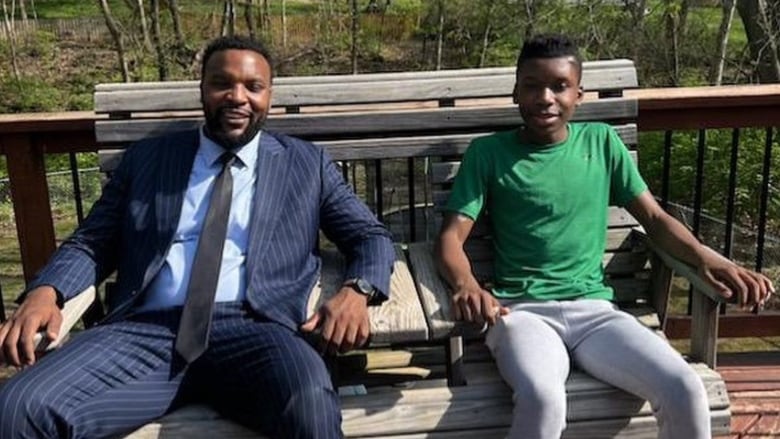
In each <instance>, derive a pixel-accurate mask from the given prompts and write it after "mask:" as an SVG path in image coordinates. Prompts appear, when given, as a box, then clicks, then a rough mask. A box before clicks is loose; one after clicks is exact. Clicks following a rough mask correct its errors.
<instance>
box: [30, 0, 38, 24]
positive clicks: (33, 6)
mask: <svg viewBox="0 0 780 439" xmlns="http://www.w3.org/2000/svg"><path fill="white" fill-rule="evenodd" d="M30 9H31V10H32V14H33V21H35V22H36V23H37V22H38V12H37V11H36V10H35V0H30Z"/></svg>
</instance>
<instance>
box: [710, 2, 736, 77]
mask: <svg viewBox="0 0 780 439" xmlns="http://www.w3.org/2000/svg"><path fill="white" fill-rule="evenodd" d="M720 5H721V9H722V10H723V16H722V17H721V20H720V27H719V28H718V41H717V44H718V47H717V51H716V52H715V62H713V63H712V70H711V71H710V78H709V82H710V84H712V85H721V83H722V82H723V69H724V67H725V65H726V49H727V48H728V41H729V34H730V33H731V23H732V22H734V10H735V9H736V8H737V3H736V2H735V1H734V0H722V1H721V4H720Z"/></svg>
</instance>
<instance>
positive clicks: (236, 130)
mask: <svg viewBox="0 0 780 439" xmlns="http://www.w3.org/2000/svg"><path fill="white" fill-rule="evenodd" d="M271 82H272V68H271V64H270V57H269V55H268V53H267V52H266V50H265V49H264V48H263V47H262V46H261V45H259V44H258V43H257V42H255V41H252V40H249V39H243V38H233V37H229V38H220V39H217V40H214V41H212V42H211V43H210V45H209V46H208V47H207V49H206V51H205V52H204V56H203V67H202V71H201V85H200V87H201V100H202V102H203V109H204V113H205V116H206V124H205V125H204V126H203V127H202V128H201V129H199V130H197V131H193V132H180V133H174V134H170V135H166V136H162V137H158V138H153V139H148V140H144V141H141V142H139V143H138V144H136V145H134V146H133V147H131V148H129V149H128V150H127V152H126V153H125V155H124V157H123V160H122V163H121V165H120V166H119V168H118V169H117V171H116V172H115V175H114V176H112V178H111V180H110V181H109V183H108V184H107V185H106V187H105V189H104V191H103V194H102V196H101V198H100V199H99V200H98V201H97V202H96V203H95V205H94V207H93V209H92V211H91V212H90V215H89V216H88V218H87V219H86V220H85V222H84V224H83V225H81V226H80V227H79V228H78V229H77V230H76V232H75V233H74V234H73V235H72V236H71V237H70V238H68V240H67V241H66V242H64V243H63V244H62V245H61V246H60V248H59V249H58V250H57V252H56V253H55V254H54V256H53V258H52V260H51V261H50V263H49V264H48V265H47V266H46V267H45V268H44V269H43V270H42V271H41V272H40V273H38V275H37V276H36V278H35V280H34V281H33V282H31V283H30V285H29V286H28V289H27V290H26V291H25V293H24V294H23V295H22V297H21V298H20V299H21V305H20V307H19V309H18V310H17V311H16V313H14V315H13V316H12V317H11V318H10V319H9V320H8V321H7V322H6V323H4V324H3V325H2V326H0V343H2V351H0V363H2V362H6V363H8V364H11V365H15V366H22V367H23V366H30V365H32V364H33V362H34V361H35V360H34V358H35V357H34V353H33V347H32V336H33V334H34V333H36V332H37V331H39V330H45V331H46V332H47V334H48V336H49V337H54V336H55V335H56V328H58V327H59V322H60V321H61V314H60V311H59V308H60V307H61V306H62V303H63V301H65V300H68V299H69V298H70V297H73V296H74V295H76V294H78V292H80V291H82V290H83V289H85V288H86V287H87V286H89V285H91V284H97V283H100V282H101V281H103V280H104V279H105V278H106V277H107V276H108V275H109V274H110V273H112V272H113V271H115V270H117V272H118V276H117V285H116V289H115V292H113V293H112V295H111V296H110V297H109V298H108V305H109V313H108V315H107V317H106V319H105V320H104V321H103V322H102V324H100V325H98V326H96V327H94V328H91V329H88V330H86V331H83V332H82V333H80V334H79V335H78V336H76V337H74V339H73V340H72V341H71V342H70V343H68V344H66V345H65V346H64V347H63V348H61V349H59V350H58V351H56V352H54V353H52V354H50V355H48V356H46V357H44V358H43V359H42V360H40V361H38V363H37V364H36V365H35V367H24V370H22V371H21V372H20V373H18V374H17V375H16V376H15V377H14V378H13V379H12V380H10V381H9V382H8V383H6V384H5V385H4V386H3V387H2V388H0V438H3V439H11V438H39V437H40V438H43V437H45V438H54V437H68V438H97V437H106V436H112V435H116V434H121V433H123V432H128V431H131V430H133V429H134V428H136V427H137V426H139V425H142V424H145V423H147V422H149V421H151V420H153V419H155V418H157V417H160V416H162V415H163V414H165V413H166V412H169V411H170V410H172V409H174V408H176V407H177V406H179V405H181V404H183V403H187V402H191V401H204V402H206V403H208V404H210V405H212V406H213V407H214V408H216V409H217V410H218V411H220V412H222V413H224V414H225V415H226V416H228V417H230V418H232V419H234V420H236V421H238V422H240V423H242V424H244V425H247V426H250V427H252V428H254V429H256V430H258V431H260V432H262V433H264V434H267V435H270V436H272V437H282V438H334V437H340V436H341V427H340V424H341V416H340V410H339V406H338V398H337V395H336V393H335V391H334V389H333V386H332V384H331V382H330V378H329V376H328V372H327V369H326V367H325V364H324V362H323V359H322V356H321V355H320V354H321V352H322V351H323V350H328V351H331V352H334V351H345V350H349V349H351V348H353V347H355V346H359V345H361V344H363V343H364V342H365V341H366V339H367V338H368V335H369V334H368V329H369V325H368V310H367V306H368V305H369V301H375V302H381V301H382V300H384V299H385V298H386V297H387V292H388V289H389V282H390V280H389V279H390V272H391V267H392V261H393V258H394V256H393V252H392V247H391V242H390V239H389V235H388V233H387V231H386V230H385V228H384V227H383V226H382V225H381V224H379V223H378V222H377V221H376V219H375V218H374V216H373V215H372V214H371V212H370V211H369V210H368V209H367V208H366V207H365V205H363V204H362V203H361V202H360V201H359V200H358V199H357V198H356V197H355V195H354V194H353V193H352V192H351V191H350V189H349V187H348V185H346V183H345V182H344V181H343V178H342V177H341V174H340V173H339V172H338V170H337V168H336V166H335V165H334V164H333V163H332V161H331V160H330V158H329V157H328V155H327V154H326V153H325V152H324V151H323V150H322V149H321V148H319V147H316V146H314V145H312V144H310V143H308V142H304V141H302V140H299V139H295V138H291V137H287V136H284V135H279V134H273V133H270V132H267V131H264V130H262V129H261V128H262V125H263V122H264V120H265V118H266V115H267V113H268V109H269V108H270V100H271ZM226 150H227V151H232V152H233V153H234V154H235V155H236V156H237V159H236V161H235V163H234V164H233V165H232V167H231V168H230V169H229V172H230V173H231V176H232V180H233V183H232V188H233V189H232V198H231V208H230V214H229V220H228V226H227V227H228V228H227V238H226V239H225V243H224V248H223V250H222V262H221V265H220V270H219V280H218V285H217V289H216V290H217V291H216V298H215V302H216V303H215V304H214V310H213V313H212V324H211V329H210V331H209V333H208V334H209V335H208V345H207V349H206V350H205V352H204V353H203V354H202V355H200V356H199V357H197V358H196V359H194V360H191V361H190V362H187V361H186V360H184V359H183V357H181V356H180V355H179V354H178V353H177V351H176V350H175V349H174V345H175V341H176V338H177V331H178V325H179V319H180V315H181V310H182V305H183V304H184V301H185V298H186V296H187V287H188V285H187V284H188V281H189V279H190V274H191V273H190V271H191V269H192V263H193V259H194V253H195V248H196V246H197V241H198V236H199V233H200V230H201V228H202V227H203V222H204V217H205V215H206V210H207V209H208V204H209V202H208V200H209V194H210V191H211V189H212V187H213V186H214V180H215V179H216V175H217V174H218V173H219V171H220V169H221V166H222V165H221V164H220V163H219V160H218V158H219V157H220V156H221V155H222V154H223V153H224V152H225V151H226ZM215 162H216V163H215ZM226 172H227V171H226ZM320 229H321V230H322V231H323V232H324V233H325V234H326V235H327V236H328V237H329V239H331V240H332V241H334V242H335V243H336V244H337V246H338V247H339V249H340V250H341V251H342V252H343V253H344V254H345V256H346V259H347V270H346V274H345V279H348V281H345V285H344V286H343V287H342V288H341V289H340V290H339V291H338V292H337V293H336V294H335V296H333V298H332V299H331V300H329V301H328V302H327V303H326V304H325V305H324V306H323V307H322V308H321V309H320V310H319V311H318V312H317V313H316V314H315V315H314V316H312V317H311V318H309V319H308V320H307V316H306V315H305V312H306V303H307V299H308V295H309V292H310V291H311V289H312V287H313V285H314V283H315V282H316V281H317V278H318V272H319V267H320V261H319V258H318V256H317V253H318V252H317V241H318V234H319V230H320ZM315 330H316V331H317V332H318V333H321V343H320V344H318V345H317V346H312V345H310V344H309V343H307V342H306V339H308V337H305V336H304V335H305V334H306V332H313V331H315Z"/></svg>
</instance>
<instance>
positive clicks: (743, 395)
mask: <svg viewBox="0 0 780 439" xmlns="http://www.w3.org/2000/svg"><path fill="white" fill-rule="evenodd" d="M718 362H719V366H718V368H717V369H718V372H720V374H721V376H723V379H724V380H725V381H726V388H727V389H728V392H729V397H730V398H731V410H732V420H731V435H730V436H721V437H720V438H722V439H726V438H729V439H742V438H745V439H758V438H780V352H760V353H753V352H751V353H741V354H723V355H721V356H720V358H719V360H718ZM720 438H719V439H720Z"/></svg>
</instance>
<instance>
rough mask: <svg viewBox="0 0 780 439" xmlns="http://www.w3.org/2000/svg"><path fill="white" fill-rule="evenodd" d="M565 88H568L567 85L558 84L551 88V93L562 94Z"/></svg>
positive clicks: (563, 83)
mask: <svg viewBox="0 0 780 439" xmlns="http://www.w3.org/2000/svg"><path fill="white" fill-rule="evenodd" d="M567 88H569V84H567V83H565V82H559V83H557V84H555V85H554V86H553V87H552V89H553V91H555V92H562V91H565V90H566V89H567Z"/></svg>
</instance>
